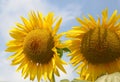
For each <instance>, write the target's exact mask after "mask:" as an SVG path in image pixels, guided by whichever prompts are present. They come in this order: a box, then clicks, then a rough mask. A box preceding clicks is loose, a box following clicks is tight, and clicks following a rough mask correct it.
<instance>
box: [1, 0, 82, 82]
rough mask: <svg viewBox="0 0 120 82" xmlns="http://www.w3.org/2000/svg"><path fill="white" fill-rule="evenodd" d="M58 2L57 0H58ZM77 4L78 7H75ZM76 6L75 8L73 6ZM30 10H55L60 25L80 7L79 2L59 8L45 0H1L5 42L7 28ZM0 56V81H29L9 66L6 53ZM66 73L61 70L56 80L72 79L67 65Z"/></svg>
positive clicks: (78, 12) (2, 35)
mask: <svg viewBox="0 0 120 82" xmlns="http://www.w3.org/2000/svg"><path fill="white" fill-rule="evenodd" d="M58 4H59V2H58ZM77 5H78V7H77ZM74 6H76V8H74ZM30 10H36V11H40V12H42V13H43V14H45V15H46V14H47V13H48V12H49V11H53V12H55V15H56V16H61V17H62V18H63V23H62V25H65V23H66V22H68V21H69V20H72V19H75V17H76V16H79V15H80V10H81V7H80V6H79V4H67V5H66V6H65V7H64V8H62V9H61V8H60V7H58V6H55V5H53V4H49V3H48V2H46V1H45V0H1V3H0V34H1V35H0V37H3V40H2V41H5V42H7V41H8V40H10V39H11V38H10V36H9V30H10V29H12V26H15V22H21V20H20V16H24V17H27V14H28V12H29V11H30ZM0 54H1V55H2V56H1V57H0V67H1V68H0V74H2V76H1V75H0V81H9V82H30V81H29V79H26V80H24V79H23V78H22V77H21V73H20V72H19V73H17V72H15V70H16V68H17V67H13V66H10V61H8V60H6V59H7V56H8V53H5V52H1V53H0ZM65 68H66V69H67V73H68V74H63V73H62V72H61V77H59V78H58V77H56V79H57V81H59V80H61V79H64V78H66V79H70V80H72V78H73V77H74V76H73V73H72V68H71V67H70V66H69V65H68V66H66V67H65Z"/></svg>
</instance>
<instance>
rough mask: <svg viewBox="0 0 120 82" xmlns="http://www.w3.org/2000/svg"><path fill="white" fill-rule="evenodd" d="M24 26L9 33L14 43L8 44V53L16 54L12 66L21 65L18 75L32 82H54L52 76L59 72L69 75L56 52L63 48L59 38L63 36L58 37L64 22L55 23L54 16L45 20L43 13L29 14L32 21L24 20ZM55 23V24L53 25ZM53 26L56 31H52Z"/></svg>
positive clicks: (48, 16)
mask: <svg viewBox="0 0 120 82" xmlns="http://www.w3.org/2000/svg"><path fill="white" fill-rule="evenodd" d="M21 19H22V21H23V24H21V23H16V27H15V28H13V29H12V30H11V31H10V36H11V37H12V38H13V40H11V41H9V42H8V43H7V49H6V51H7V52H14V54H13V55H11V56H10V57H9V59H11V58H12V63H11V65H18V64H19V67H18V68H17V71H19V70H22V76H23V77H24V78H27V77H29V76H30V80H32V81H33V80H34V79H35V78H36V77H37V80H38V82H39V81H40V80H41V79H42V78H44V80H49V81H52V80H53V78H52V77H53V75H54V74H56V75H57V76H60V75H59V71H58V69H60V70H62V71H63V72H64V73H66V71H65V69H64V67H63V65H64V64H66V63H65V62H64V61H63V60H61V59H60V57H59V54H58V53H57V49H59V48H60V47H61V43H60V40H59V38H60V37H61V35H63V33H60V34H58V35H57V34H56V33H57V31H58V29H59V27H60V24H61V21H62V18H60V19H59V20H58V21H57V22H56V18H54V13H52V12H50V13H49V14H48V15H47V16H45V17H43V16H42V14H41V13H39V12H38V13H35V12H31V13H29V19H26V18H24V17H21ZM54 22H56V24H54ZM53 24H54V27H53Z"/></svg>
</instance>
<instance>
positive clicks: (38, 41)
mask: <svg viewBox="0 0 120 82" xmlns="http://www.w3.org/2000/svg"><path fill="white" fill-rule="evenodd" d="M53 47H54V42H53V37H52V36H51V34H50V33H49V32H48V31H46V30H43V29H37V30H33V31H31V32H30V33H29V34H28V35H27V36H26V38H25V42H24V50H23V51H24V54H25V55H26V57H27V58H28V59H29V60H31V61H32V62H35V63H41V64H44V63H48V62H49V61H50V60H51V59H52V57H53V54H54V52H53V51H52V48H53Z"/></svg>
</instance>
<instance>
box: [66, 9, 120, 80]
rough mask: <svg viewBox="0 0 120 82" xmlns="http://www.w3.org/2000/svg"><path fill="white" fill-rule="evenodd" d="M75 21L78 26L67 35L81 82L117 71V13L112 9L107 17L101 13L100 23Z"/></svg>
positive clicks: (119, 58) (119, 66)
mask: <svg viewBox="0 0 120 82" xmlns="http://www.w3.org/2000/svg"><path fill="white" fill-rule="evenodd" d="M88 17H89V19H88V18H86V17H83V20H82V19H80V18H77V20H78V21H79V23H80V24H81V25H80V26H75V27H73V29H72V30H70V31H68V32H67V33H66V37H68V38H70V39H71V40H68V41H66V44H67V45H68V48H69V49H70V50H71V53H70V54H69V56H71V59H70V60H71V61H70V62H71V63H72V64H73V66H77V68H76V70H78V71H79V74H80V79H83V80H92V81H94V80H96V78H98V77H99V76H100V75H102V74H106V73H113V72H116V71H120V22H118V20H119V18H120V14H119V15H117V10H115V11H114V12H113V14H112V16H111V17H110V18H108V10H107V9H106V10H104V11H103V12H102V20H100V18H99V17H98V20H97V21H96V20H95V19H94V18H93V17H92V16H91V15H88Z"/></svg>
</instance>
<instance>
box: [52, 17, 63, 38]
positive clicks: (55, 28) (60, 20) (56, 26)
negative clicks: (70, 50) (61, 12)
mask: <svg viewBox="0 0 120 82" xmlns="http://www.w3.org/2000/svg"><path fill="white" fill-rule="evenodd" d="M61 22H62V18H60V19H59V21H58V22H57V24H56V25H55V27H54V29H53V34H52V35H53V36H54V35H55V34H56V33H57V31H58V29H59V27H60V24H61Z"/></svg>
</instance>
